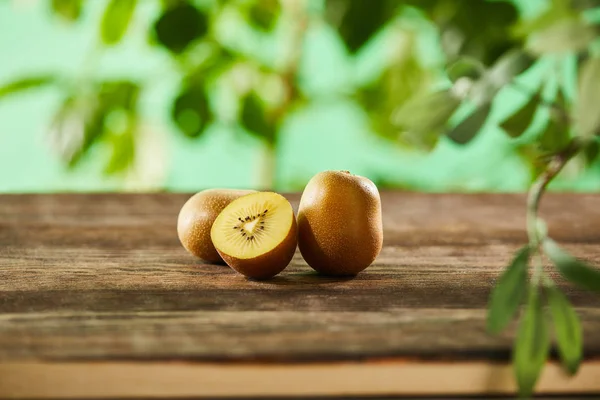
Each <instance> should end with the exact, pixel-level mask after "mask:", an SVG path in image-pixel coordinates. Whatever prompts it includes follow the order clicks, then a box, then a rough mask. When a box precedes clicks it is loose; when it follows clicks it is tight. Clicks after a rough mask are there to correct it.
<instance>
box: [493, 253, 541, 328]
mask: <svg viewBox="0 0 600 400" xmlns="http://www.w3.org/2000/svg"><path fill="white" fill-rule="evenodd" d="M529 253H530V250H529V246H525V247H523V248H522V249H520V250H519V251H518V252H517V254H516V255H515V257H514V259H513V260H512V262H511V263H510V265H509V266H508V267H507V268H506V270H505V271H504V272H503V273H502V275H501V276H500V279H498V281H497V282H496V286H495V287H494V289H493V290H492V293H491V294H490V301H489V306H488V315H487V329H488V331H489V332H491V333H496V334H497V333H500V332H501V331H502V330H503V329H504V328H506V326H507V325H508V323H509V322H510V321H511V320H512V319H513V317H514V315H515V313H516V312H517V310H518V309H519V305H521V300H522V299H523V296H524V295H525V293H526V292H527V266H528V262H529Z"/></svg>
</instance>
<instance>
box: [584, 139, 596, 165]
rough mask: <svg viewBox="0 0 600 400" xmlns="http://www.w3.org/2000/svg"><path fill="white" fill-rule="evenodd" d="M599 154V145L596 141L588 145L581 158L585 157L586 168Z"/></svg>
mask: <svg viewBox="0 0 600 400" xmlns="http://www.w3.org/2000/svg"><path fill="white" fill-rule="evenodd" d="M599 154H600V144H599V143H598V142H597V141H593V142H591V143H589V144H588V145H587V146H586V147H585V149H584V153H583V156H584V157H585V163H586V165H587V166H590V165H592V164H593V163H594V162H595V161H596V160H597V159H598V155H599Z"/></svg>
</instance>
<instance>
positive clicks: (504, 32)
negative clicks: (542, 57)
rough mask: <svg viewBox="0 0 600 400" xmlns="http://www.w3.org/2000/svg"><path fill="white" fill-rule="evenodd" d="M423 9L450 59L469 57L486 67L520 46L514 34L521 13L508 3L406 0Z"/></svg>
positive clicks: (518, 39) (473, 0) (476, 0)
mask: <svg viewBox="0 0 600 400" xmlns="http://www.w3.org/2000/svg"><path fill="white" fill-rule="evenodd" d="M402 3H405V4H406V3H408V4H410V5H412V6H414V7H417V8H419V9H420V10H423V11H424V12H425V13H426V14H427V15H428V16H429V18H430V19H431V20H432V21H433V22H434V23H435V24H437V26H438V29H439V30H440V32H441V45H442V49H443V50H444V52H445V53H446V56H447V57H448V59H450V60H451V59H454V58H455V57H458V56H469V57H472V58H474V59H477V60H481V62H483V64H484V65H491V64H493V63H494V62H495V61H496V60H497V59H498V57H499V56H500V55H502V54H503V53H504V52H505V51H506V50H507V49H510V48H512V47H515V46H517V47H521V46H520V38H517V37H515V36H514V35H512V34H511V28H512V25H513V24H514V23H515V22H517V21H518V17H519V13H518V12H517V9H516V7H515V5H514V2H509V1H482V0H468V1H424V0H406V1H403V2H402Z"/></svg>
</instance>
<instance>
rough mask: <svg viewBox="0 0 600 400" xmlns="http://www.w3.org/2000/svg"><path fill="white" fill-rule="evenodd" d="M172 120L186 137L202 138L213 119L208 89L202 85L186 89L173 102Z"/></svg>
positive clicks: (198, 84) (194, 85)
mask: <svg viewBox="0 0 600 400" xmlns="http://www.w3.org/2000/svg"><path fill="white" fill-rule="evenodd" d="M171 118H172V119H173V121H174V122H175V124H176V125H177V127H178V128H179V130H180V131H181V132H183V133H184V134H185V135H186V136H189V137H198V136H200V135H201V134H202V133H203V132H204V131H205V129H206V127H207V126H208V124H209V123H210V121H211V120H212V118H213V115H212V113H211V110H210V107H209V102H208V96H207V94H206V88H205V87H204V86H203V85H202V84H200V83H196V84H193V85H191V86H187V87H184V88H183V89H182V90H181V91H180V92H179V94H178V95H177V97H176V98H175V101H174V102H173V106H172V108H171Z"/></svg>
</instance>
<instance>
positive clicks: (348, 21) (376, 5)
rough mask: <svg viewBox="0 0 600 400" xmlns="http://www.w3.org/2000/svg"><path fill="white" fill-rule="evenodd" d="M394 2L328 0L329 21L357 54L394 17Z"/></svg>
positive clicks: (326, 8) (326, 7)
mask: <svg viewBox="0 0 600 400" xmlns="http://www.w3.org/2000/svg"><path fill="white" fill-rule="evenodd" d="M393 6H394V2H393V1H387V0H377V1H364V0H359V1H348V0H326V2H325V14H326V18H327V20H328V21H329V22H330V23H331V24H332V25H333V26H335V27H337V28H338V31H339V34H340V36H341V38H342V40H343V41H344V44H345V45H346V47H347V48H348V50H349V51H350V52H351V53H356V52H357V51H358V50H359V49H360V48H361V47H362V46H363V45H364V44H365V43H367V41H369V39H370V38H371V37H372V36H373V35H374V34H375V33H376V32H377V31H378V30H379V29H381V28H382V27H383V26H384V25H385V24H386V22H387V21H389V20H390V19H391V18H392V17H393V16H394V8H393Z"/></svg>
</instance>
